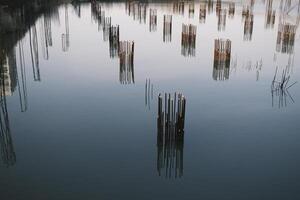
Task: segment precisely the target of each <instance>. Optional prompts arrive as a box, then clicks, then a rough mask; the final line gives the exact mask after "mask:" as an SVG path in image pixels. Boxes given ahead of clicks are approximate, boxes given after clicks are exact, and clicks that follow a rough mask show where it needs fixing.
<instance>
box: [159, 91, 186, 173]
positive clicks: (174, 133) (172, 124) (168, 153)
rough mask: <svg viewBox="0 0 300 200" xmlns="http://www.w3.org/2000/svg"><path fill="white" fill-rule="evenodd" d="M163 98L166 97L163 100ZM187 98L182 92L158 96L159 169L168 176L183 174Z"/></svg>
mask: <svg viewBox="0 0 300 200" xmlns="http://www.w3.org/2000/svg"><path fill="white" fill-rule="evenodd" d="M163 98H165V99H164V100H163ZM185 108H186V99H185V97H184V96H183V95H182V94H180V93H179V94H176V93H175V95H174V98H173V97H171V94H167V93H165V95H164V97H163V95H162V94H159V96H158V117H157V171H158V174H159V176H162V175H163V174H164V175H165V177H166V178H172V177H175V178H177V177H179V178H180V177H182V176H183V146H184V123H185Z"/></svg>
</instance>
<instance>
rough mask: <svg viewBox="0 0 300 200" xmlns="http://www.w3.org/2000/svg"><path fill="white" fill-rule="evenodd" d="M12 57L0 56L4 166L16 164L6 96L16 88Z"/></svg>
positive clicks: (0, 134) (0, 140)
mask: <svg viewBox="0 0 300 200" xmlns="http://www.w3.org/2000/svg"><path fill="white" fill-rule="evenodd" d="M11 59H14V58H13V57H11V56H9V57H6V55H5V53H4V52H3V51H1V56H0V89H1V91H0V148H1V158H2V161H3V163H4V164H5V165H6V166H11V165H14V164H15V163H16V154H15V150H14V146H13V141H12V137H11V132H10V125H9V116H8V110H7V102H6V96H7V95H9V96H10V95H11V94H12V92H13V91H14V89H15V87H16V68H14V67H15V66H14V65H11V61H12V60H11Z"/></svg>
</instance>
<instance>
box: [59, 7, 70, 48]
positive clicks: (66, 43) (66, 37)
mask: <svg viewBox="0 0 300 200" xmlns="http://www.w3.org/2000/svg"><path fill="white" fill-rule="evenodd" d="M65 30H66V32H65V33H63V34H62V35H61V41H62V50H63V51H64V52H66V51H68V50H69V47H70V33H69V14H68V6H67V5H65Z"/></svg>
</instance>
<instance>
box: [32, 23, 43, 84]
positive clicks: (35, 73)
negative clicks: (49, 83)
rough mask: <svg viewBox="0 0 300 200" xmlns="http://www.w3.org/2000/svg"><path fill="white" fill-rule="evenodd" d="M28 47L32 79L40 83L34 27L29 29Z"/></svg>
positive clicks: (37, 48)
mask: <svg viewBox="0 0 300 200" xmlns="http://www.w3.org/2000/svg"><path fill="white" fill-rule="evenodd" d="M29 45H30V55H31V63H32V70H33V79H34V81H41V76H40V68H39V47H38V46H39V45H38V39H37V31H36V25H34V26H33V27H32V28H30V29H29Z"/></svg>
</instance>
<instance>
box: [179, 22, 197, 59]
mask: <svg viewBox="0 0 300 200" xmlns="http://www.w3.org/2000/svg"><path fill="white" fill-rule="evenodd" d="M196 31H197V27H196V26H194V25H192V24H189V25H185V24H182V33H181V54H182V55H183V56H195V48H196Z"/></svg>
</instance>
